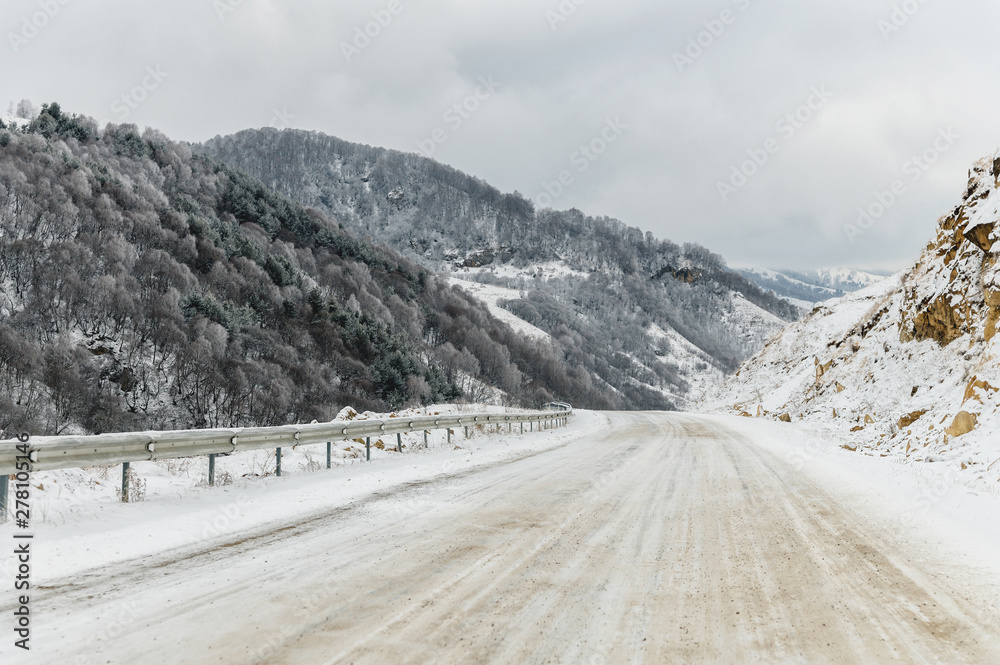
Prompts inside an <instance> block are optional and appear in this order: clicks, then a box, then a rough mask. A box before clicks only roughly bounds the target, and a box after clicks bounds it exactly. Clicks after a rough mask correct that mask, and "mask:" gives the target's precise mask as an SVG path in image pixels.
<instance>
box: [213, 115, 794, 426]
mask: <svg viewBox="0 0 1000 665" xmlns="http://www.w3.org/2000/svg"><path fill="white" fill-rule="evenodd" d="M195 149H196V150H197V151H199V152H202V153H204V154H206V155H208V156H210V157H212V158H214V159H217V160H219V161H222V162H224V163H227V164H230V165H231V166H234V167H236V168H239V169H243V170H246V171H248V172H249V173H251V174H253V175H254V176H255V177H258V178H260V179H261V180H262V181H263V182H265V183H266V184H267V185H268V186H269V187H271V188H273V189H275V190H276V191H279V192H282V193H284V194H286V195H287V196H289V197H292V198H294V199H296V200H297V201H299V202H300V203H302V204H304V205H307V206H312V207H315V208H317V209H320V210H322V211H324V212H325V213H327V214H328V215H330V216H332V217H333V218H334V219H336V220H337V221H338V222H339V223H340V224H341V225H343V226H344V227H345V228H348V229H351V230H353V231H355V232H357V233H359V234H363V235H365V236H370V237H371V238H373V239H374V240H375V241H377V242H379V243H384V244H385V245H387V246H389V247H391V248H393V249H394V250H396V251H399V252H401V253H403V254H404V256H406V257H408V258H410V259H411V260H413V261H416V262H418V263H420V264H421V265H423V266H424V267H426V268H428V269H430V270H433V271H435V272H439V273H445V274H446V275H448V276H449V277H450V278H451V279H452V280H453V281H452V283H454V284H458V285H460V286H462V285H463V284H464V288H465V289H466V290H468V291H469V292H471V293H472V294H473V295H476V297H478V298H479V299H480V300H482V301H483V302H484V303H486V304H487V305H488V306H489V307H490V308H491V310H492V311H493V312H494V314H495V315H496V316H498V317H501V318H502V319H504V320H505V321H507V322H508V323H510V324H511V325H513V326H514V327H515V328H516V329H519V330H527V331H529V333H530V336H533V337H535V338H536V339H544V340H547V342H548V343H553V344H555V345H556V346H557V348H558V349H559V350H560V353H561V354H562V355H563V356H564V357H565V359H566V361H567V362H568V363H569V364H570V365H571V366H572V367H575V368H580V369H582V370H585V371H586V372H587V374H589V376H590V377H591V380H592V381H593V384H594V386H595V388H596V389H598V390H600V391H602V392H604V393H606V394H608V395H612V396H614V397H615V400H616V403H620V404H627V405H629V406H630V407H631V408H640V409H670V408H685V407H688V406H689V405H690V404H691V403H692V402H693V401H695V400H696V399H698V396H699V395H700V394H701V392H703V388H704V387H705V386H707V385H709V384H712V383H713V382H714V383H718V382H719V381H721V379H722V377H723V376H724V374H725V373H727V372H731V371H733V370H735V369H736V367H738V366H739V363H740V362H741V361H743V360H744V359H746V358H747V357H749V356H750V355H752V354H753V353H755V352H757V351H758V350H760V348H761V347H762V346H763V344H764V342H765V341H766V340H767V339H768V338H769V337H770V336H771V335H773V334H774V333H776V332H777V331H778V330H780V329H781V328H782V327H783V325H784V324H785V322H786V321H790V320H794V319H796V318H798V317H799V316H800V315H801V310H800V309H798V308H797V307H795V306H793V305H791V304H790V303H788V302H787V301H785V300H782V299H781V298H779V297H777V296H775V295H774V294H772V293H769V292H767V291H765V290H764V289H761V288H760V287H759V286H757V285H756V284H754V283H753V282H752V281H750V280H748V279H746V278H745V277H743V276H742V275H740V274H739V273H737V272H736V271H734V270H730V269H729V268H728V267H727V266H726V264H725V261H724V260H723V259H722V257H719V256H717V255H715V254H713V253H711V252H710V251H708V250H707V249H705V248H704V247H701V246H698V245H692V244H687V245H684V246H680V245H677V244H675V243H672V242H670V241H668V240H659V239H657V238H654V237H653V236H652V234H649V233H643V232H642V231H640V230H639V229H636V228H630V227H628V226H626V225H625V224H623V223H622V222H620V221H618V220H615V219H610V218H606V217H601V218H596V217H591V216H587V215H585V214H583V213H582V212H580V211H578V210H568V211H557V210H536V209H535V207H534V205H533V204H532V203H531V202H530V201H528V200H527V199H525V198H524V197H522V196H521V195H520V194H518V193H516V192H514V193H512V194H505V193H502V192H500V191H499V190H497V189H496V188H494V187H491V186H490V185H488V184H487V183H485V182H483V181H482V180H479V179H477V178H475V177H472V176H469V175H466V174H464V173H461V172H460V171H457V170H456V169H453V168H450V167H448V166H445V165H443V164H440V163H438V162H435V161H433V160H430V159H427V158H425V157H422V156H420V155H416V154H404V153H401V152H397V151H392V150H385V149H382V148H374V147H371V146H364V145H357V144H353V143H349V142H347V141H342V140H340V139H337V138H334V137H331V136H325V135H323V134H319V133H315V132H304V131H297V130H283V131H278V130H274V129H263V130H248V131H243V132H240V133H238V134H236V135H233V136H227V137H216V138H215V139H213V140H211V141H209V142H207V143H206V144H204V145H202V146H196V148H195ZM470 283H476V284H478V286H476V285H470ZM518 321H520V323H519V322H518ZM699 386H701V387H702V388H699Z"/></svg>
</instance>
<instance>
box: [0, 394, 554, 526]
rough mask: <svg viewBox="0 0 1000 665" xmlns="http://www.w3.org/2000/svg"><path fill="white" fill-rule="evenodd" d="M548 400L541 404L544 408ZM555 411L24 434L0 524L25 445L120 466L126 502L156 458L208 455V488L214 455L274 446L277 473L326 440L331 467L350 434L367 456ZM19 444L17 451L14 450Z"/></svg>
mask: <svg viewBox="0 0 1000 665" xmlns="http://www.w3.org/2000/svg"><path fill="white" fill-rule="evenodd" d="M553 406H556V405H555V404H550V405H546V408H547V409H549V408H551V407H553ZM558 407H560V408H558V409H555V410H547V411H542V412H534V413H513V414H495V413H494V414H491V413H479V414H468V415H455V416H421V417H418V418H389V419H387V420H358V421H350V422H329V423H313V424H309V425H284V426H281V427H255V428H232V429H211V430H176V431H167V432H134V433H123V434H98V435H93V436H48V437H43V436H39V437H30V438H29V439H28V441H27V443H26V444H25V443H21V442H19V441H17V440H16V439H13V440H9V441H0V522H2V521H5V520H6V516H7V484H8V483H7V480H8V476H9V475H10V474H14V473H15V472H16V470H17V469H16V464H17V461H16V460H17V457H18V455H23V454H24V453H23V450H24V446H25V445H27V450H28V457H29V459H30V461H31V471H52V470H55V469H79V468H83V467H88V466H110V465H116V464H121V465H122V500H123V501H126V502H127V501H128V469H129V464H130V463H132V462H145V461H153V460H158V459H179V458H184V457H202V456H205V455H208V456H209V484H210V485H214V480H215V478H214V475H215V474H214V471H215V456H216V455H228V454H231V453H237V452H243V451H250V450H263V449H270V448H273V449H275V450H276V451H277V475H279V476H280V475H281V449H282V448H288V447H291V448H295V447H298V446H307V445H319V444H323V443H325V444H326V455H327V458H326V466H327V468H330V466H331V453H332V450H331V448H332V443H333V442H334V441H347V440H352V439H360V438H364V439H365V444H366V446H365V447H366V455H365V457H366V459H368V460H370V459H371V437H372V436H376V437H379V436H382V435H388V434H396V435H397V439H396V449H397V451H402V441H401V436H402V435H403V434H407V433H410V432H421V431H422V432H424V438H425V441H426V436H427V432H430V431H434V430H441V429H447V430H448V440H449V441H451V435H452V431H451V430H452V428H455V427H465V428H466V436H468V428H469V427H472V426H476V425H486V424H489V425H502V424H508V425H509V426H510V429H511V430H513V426H514V425H515V424H520V426H521V431H522V432H523V431H524V426H525V424H528V425H530V427H531V429H532V430H534V425H535V423H539V424H540V425H539V426H540V428H548V427H552V426H558V425H563V424H565V422H566V419H567V418H569V416H570V415H572V413H573V409H572V407H570V406H569V405H568V404H562V403H559V404H558ZM18 446H21V450H22V452H19V451H18Z"/></svg>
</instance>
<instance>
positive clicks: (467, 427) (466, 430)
mask: <svg viewBox="0 0 1000 665" xmlns="http://www.w3.org/2000/svg"><path fill="white" fill-rule="evenodd" d="M465 438H466V439H468V438H469V426H468V425H466V426H465Z"/></svg>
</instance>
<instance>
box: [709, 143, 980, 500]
mask: <svg viewBox="0 0 1000 665" xmlns="http://www.w3.org/2000/svg"><path fill="white" fill-rule="evenodd" d="M969 176H970V178H969V184H968V187H967V188H966V190H965V192H964V194H963V195H962V199H961V201H960V203H959V204H958V205H957V206H956V207H955V208H954V209H953V210H951V211H950V212H949V213H948V214H947V215H945V216H944V217H942V218H941V219H940V220H939V222H938V227H937V235H936V236H935V238H934V239H933V240H932V241H931V242H930V243H928V245H927V248H926V249H925V251H924V252H923V254H922V256H921V257H920V259H919V260H918V261H917V262H916V264H915V265H914V266H913V267H912V268H911V269H910V270H908V271H905V272H903V273H900V274H899V275H896V276H894V277H892V278H890V279H888V280H886V281H885V282H883V283H880V284H876V285H874V286H872V287H870V288H868V289H865V290H863V291H859V292H857V293H855V294H851V295H849V296H845V297H844V298H840V299H835V300H830V301H826V302H824V303H820V304H819V305H818V306H817V307H816V308H815V309H814V310H813V312H812V313H811V314H810V315H809V316H807V317H806V318H805V319H804V320H803V321H801V322H799V323H796V324H793V325H792V326H789V327H788V328H787V329H786V330H785V331H784V332H783V333H782V334H781V335H780V336H778V337H776V338H774V339H772V340H771V341H770V342H769V343H768V345H767V346H766V348H765V349H764V350H763V351H762V352H761V353H759V354H758V355H757V356H755V357H754V358H752V359H751V360H749V361H748V362H747V363H745V364H744V365H743V366H742V367H741V368H740V370H739V371H738V373H737V374H736V375H735V376H733V377H732V378H731V379H730V380H729V382H728V383H727V385H726V388H725V390H724V392H723V399H724V403H725V408H726V409H727V410H730V411H731V410H735V411H736V412H737V413H740V414H742V415H746V416H751V417H770V418H776V419H778V418H782V417H784V420H786V421H792V422H795V421H807V422H811V423H816V424H820V425H822V426H824V427H826V428H828V429H830V430H833V431H834V432H835V433H837V434H839V435H841V436H842V439H843V441H844V446H845V447H846V448H848V449H850V450H857V451H859V452H862V453H869V454H878V455H882V456H898V457H900V458H901V459H905V460H909V461H918V462H928V463H935V462H943V463H948V464H950V465H952V466H954V468H955V469H956V470H961V471H962V472H964V473H966V474H971V475H972V476H974V477H975V479H978V480H983V481H988V482H991V483H994V482H995V481H997V480H998V479H1000V416H998V410H1000V395H998V388H1000V363H998V360H997V351H998V347H997V344H998V341H997V337H998V336H997V325H998V320H1000V266H998V254H1000V242H998V240H1000V234H998V232H997V222H998V220H1000V157H998V156H997V155H992V156H990V157H989V158H987V159H983V160H981V161H979V162H977V163H976V164H975V165H974V166H973V168H972V170H971V171H970V173H969Z"/></svg>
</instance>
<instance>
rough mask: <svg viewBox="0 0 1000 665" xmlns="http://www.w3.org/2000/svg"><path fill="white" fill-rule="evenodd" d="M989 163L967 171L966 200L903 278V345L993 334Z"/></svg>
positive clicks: (993, 193)
mask: <svg viewBox="0 0 1000 665" xmlns="http://www.w3.org/2000/svg"><path fill="white" fill-rule="evenodd" d="M993 171H994V160H993V159H992V158H991V159H989V160H983V161H981V162H979V163H977V164H976V165H975V166H974V167H973V169H972V178H971V179H970V180H969V186H968V188H967V189H966V192H965V199H964V201H963V202H962V204H961V205H959V206H958V207H956V208H955V209H954V210H953V211H952V213H951V214H950V215H948V216H946V217H944V218H942V219H941V221H940V222H939V225H938V233H937V238H936V239H935V240H934V241H932V242H931V243H930V244H929V245H928V247H927V251H926V252H924V255H923V257H921V259H920V262H919V263H918V264H917V265H916V267H915V268H914V269H913V271H912V273H911V274H910V275H909V276H908V278H907V286H906V290H905V295H906V301H905V303H904V307H902V308H901V311H900V321H899V339H900V341H902V342H912V341H918V342H919V341H922V340H926V339H931V340H934V341H935V342H937V343H938V344H940V345H942V346H947V345H949V344H951V343H952V342H954V341H955V340H957V339H959V338H960V337H963V336H965V335H971V336H973V337H975V336H977V335H980V334H982V335H983V337H984V339H985V340H986V341H989V340H990V339H992V338H993V337H994V336H995V335H996V331H997V322H998V320H1000V289H998V288H996V286H995V282H994V278H995V277H996V264H997V256H996V255H995V254H994V253H993V252H992V248H993V245H994V244H995V243H996V240H997V224H998V218H1000V212H998V198H1000V197H998V196H997V191H998V186H997V178H996V176H994V175H993Z"/></svg>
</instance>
